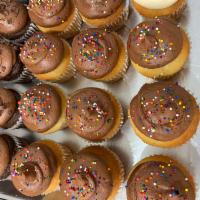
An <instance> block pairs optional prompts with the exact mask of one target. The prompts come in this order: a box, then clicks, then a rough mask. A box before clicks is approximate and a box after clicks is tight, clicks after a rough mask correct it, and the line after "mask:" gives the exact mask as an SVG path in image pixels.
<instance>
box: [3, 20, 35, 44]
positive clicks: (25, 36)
mask: <svg viewBox="0 0 200 200" xmlns="http://www.w3.org/2000/svg"><path fill="white" fill-rule="evenodd" d="M36 32H38V28H37V26H36V25H35V24H34V23H33V22H30V24H29V25H28V27H27V28H26V31H25V33H24V34H23V35H22V36H20V37H19V38H17V39H9V38H7V37H5V36H1V38H2V39H4V40H5V41H7V42H8V43H9V44H13V45H15V46H18V47H20V46H22V45H23V44H24V42H25V41H26V40H28V39H29V38H30V37H31V36H32V35H33V34H34V33H36Z"/></svg>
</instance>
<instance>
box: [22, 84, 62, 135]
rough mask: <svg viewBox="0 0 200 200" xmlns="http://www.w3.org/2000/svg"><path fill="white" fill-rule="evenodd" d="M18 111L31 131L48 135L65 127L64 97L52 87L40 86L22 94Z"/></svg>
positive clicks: (58, 90)
mask: <svg viewBox="0 0 200 200" xmlns="http://www.w3.org/2000/svg"><path fill="white" fill-rule="evenodd" d="M19 111H20V114H21V117H22V121H23V123H24V125H25V126H26V127H27V128H28V129H30V130H31V131H35V132H39V133H43V134H48V133H54V132H56V131H58V130H60V129H63V128H65V127H66V115H65V112H66V97H65V95H64V93H63V92H62V91H61V90H60V89H59V88H58V87H57V86H53V85H47V84H41V85H35V86H33V87H31V88H29V89H28V90H27V91H26V92H25V93H24V94H22V98H21V101H20V102H19Z"/></svg>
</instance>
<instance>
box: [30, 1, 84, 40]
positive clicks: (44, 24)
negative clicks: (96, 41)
mask: <svg viewBox="0 0 200 200" xmlns="http://www.w3.org/2000/svg"><path fill="white" fill-rule="evenodd" d="M28 9H29V12H28V13H29V16H30V18H31V20H32V21H33V22H34V23H35V24H36V25H37V27H38V28H39V29H40V30H41V31H42V32H45V33H49V32H51V33H52V32H53V33H57V34H59V35H61V36H64V37H65V38H69V37H72V36H74V35H75V34H76V33H77V32H79V30H80V28H81V24H82V20H81V17H80V15H79V13H78V10H77V8H75V7H74V1H73V0H59V1H49V0H40V1H38V0H30V1H29V6H28Z"/></svg>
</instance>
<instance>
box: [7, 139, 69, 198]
mask: <svg viewBox="0 0 200 200" xmlns="http://www.w3.org/2000/svg"><path fill="white" fill-rule="evenodd" d="M68 156H71V150H70V149H69V148H68V147H66V146H63V145H60V144H57V143H55V142H53V141H50V140H44V141H38V142H35V143H32V144H31V145H29V146H27V147H26V148H23V149H22V150H20V151H19V152H17V154H16V155H15V156H14V157H13V159H12V163H11V167H10V170H11V175H12V177H11V178H12V183H13V185H14V186H15V188H16V189H17V190H18V191H19V192H20V193H22V194H24V195H26V196H29V197H34V196H39V195H41V194H48V193H51V192H54V191H55V190H56V189H57V187H58V186H59V182H60V181H59V176H60V169H61V166H62V165H63V163H64V160H65V159H67V157H68Z"/></svg>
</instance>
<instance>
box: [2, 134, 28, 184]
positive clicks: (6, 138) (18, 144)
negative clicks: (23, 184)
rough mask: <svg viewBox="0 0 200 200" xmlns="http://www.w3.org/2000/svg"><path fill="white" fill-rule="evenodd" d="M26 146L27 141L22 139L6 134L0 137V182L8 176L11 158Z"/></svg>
mask: <svg viewBox="0 0 200 200" xmlns="http://www.w3.org/2000/svg"><path fill="white" fill-rule="evenodd" d="M27 144H28V143H27V141H26V140H24V139H22V138H18V137H15V136H10V135H7V134H1V135H0V159H1V163H0V180H1V179H5V178H7V177H8V176H9V175H10V163H11V160H12V157H13V156H14V155H15V153H16V152H17V151H19V150H20V149H21V148H22V147H23V146H26V145H27Z"/></svg>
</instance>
